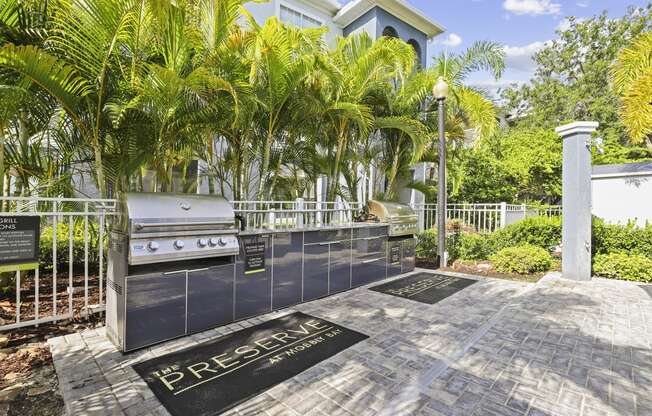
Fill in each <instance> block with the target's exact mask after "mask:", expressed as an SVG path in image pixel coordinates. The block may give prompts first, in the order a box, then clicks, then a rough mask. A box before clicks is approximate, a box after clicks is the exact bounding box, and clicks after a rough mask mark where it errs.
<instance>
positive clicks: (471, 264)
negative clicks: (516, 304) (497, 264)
mask: <svg viewBox="0 0 652 416" xmlns="http://www.w3.org/2000/svg"><path fill="white" fill-rule="evenodd" d="M416 266H417V267H421V268H423V269H431V270H442V271H448V272H457V273H466V274H471V275H477V276H484V277H493V278H496V279H505V280H514V281H518V282H527V283H536V282H538V281H539V279H541V278H542V277H543V276H544V275H545V273H534V274H506V273H498V272H497V271H496V270H495V269H494V268H493V266H492V265H491V263H490V262H488V261H478V262H475V261H459V260H458V261H456V262H454V263H453V264H452V265H451V266H449V267H445V268H441V269H440V268H439V263H437V262H434V261H432V260H430V259H423V258H417V262H416Z"/></svg>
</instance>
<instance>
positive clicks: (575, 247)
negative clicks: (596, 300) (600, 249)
mask: <svg viewBox="0 0 652 416" xmlns="http://www.w3.org/2000/svg"><path fill="white" fill-rule="evenodd" d="M597 128H598V123H596V122H587V121H579V122H575V123H571V124H567V125H565V126H561V127H557V128H556V129H555V130H556V132H557V134H559V135H560V136H561V137H562V141H563V165H562V210H563V211H562V215H563V217H562V227H561V228H562V247H563V256H562V265H561V269H562V276H563V277H564V278H566V279H571V280H591V134H592V133H593V132H594V131H595V130H596V129H597Z"/></svg>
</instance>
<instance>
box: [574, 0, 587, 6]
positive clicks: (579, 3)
mask: <svg viewBox="0 0 652 416" xmlns="http://www.w3.org/2000/svg"><path fill="white" fill-rule="evenodd" d="M575 4H576V5H577V7H589V2H588V1H578V2H577V3H575Z"/></svg>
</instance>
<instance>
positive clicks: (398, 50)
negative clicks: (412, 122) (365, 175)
mask: <svg viewBox="0 0 652 416" xmlns="http://www.w3.org/2000/svg"><path fill="white" fill-rule="evenodd" d="M329 58H330V59H329V62H328V65H325V66H324V67H323V71H325V73H326V77H327V78H328V80H329V82H328V83H327V84H326V85H325V87H324V88H323V89H322V91H321V94H322V101H323V107H324V108H323V115H322V119H323V120H324V126H325V131H324V133H323V137H324V138H325V140H326V146H325V147H326V148H327V149H328V152H329V160H330V161H331V163H330V167H329V170H328V175H329V178H330V183H329V186H328V199H329V200H331V201H332V200H334V199H335V197H336V196H337V195H338V194H341V190H340V182H339V178H340V175H341V172H342V169H344V168H346V169H347V170H349V171H351V172H357V156H356V154H357V152H356V151H357V147H359V144H360V142H361V141H365V140H367V139H368V138H369V136H370V133H371V132H372V131H373V128H374V126H375V125H376V124H378V126H377V127H382V126H381V124H379V123H383V122H381V121H380V120H376V119H375V114H374V109H373V107H374V105H375V104H377V102H378V100H379V97H382V96H383V94H384V92H385V91H386V90H387V88H388V87H389V85H390V82H391V81H392V80H393V79H394V78H395V77H397V76H400V75H401V74H405V73H409V72H411V71H412V68H413V64H414V61H415V57H414V51H413V50H412V48H411V47H410V46H409V45H408V44H407V43H405V42H403V41H401V40H398V39H394V38H381V39H379V40H377V41H375V42H374V41H373V40H372V39H371V38H370V37H369V35H368V34H366V33H364V32H363V33H361V34H355V35H351V36H349V37H346V38H340V39H338V43H337V46H336V48H335V50H334V51H333V52H332V53H331V54H330V55H329ZM389 122H390V121H389V120H385V121H384V123H389ZM397 125H398V124H397ZM351 149H356V151H353V152H351V151H350V150H351ZM347 154H348V155H351V156H353V157H352V158H351V159H349V160H348V161H344V162H345V163H343V158H344V156H345V155H347ZM346 162H352V163H351V164H350V166H347V164H348V163H346ZM356 175H357V173H355V174H354V175H353V176H352V175H351V174H349V172H347V175H345V178H348V179H347V182H348V183H349V187H350V189H355V186H354V184H355V182H356V181H357V179H356V177H355V176H356Z"/></svg>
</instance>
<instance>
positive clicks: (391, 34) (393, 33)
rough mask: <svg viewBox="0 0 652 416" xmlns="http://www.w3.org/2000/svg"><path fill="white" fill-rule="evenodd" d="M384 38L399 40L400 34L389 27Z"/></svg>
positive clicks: (384, 33) (385, 30)
mask: <svg viewBox="0 0 652 416" xmlns="http://www.w3.org/2000/svg"><path fill="white" fill-rule="evenodd" d="M383 36H386V37H388V38H398V32H397V31H396V29H394V28H393V27H391V26H387V27H386V28H385V29H383Z"/></svg>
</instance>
